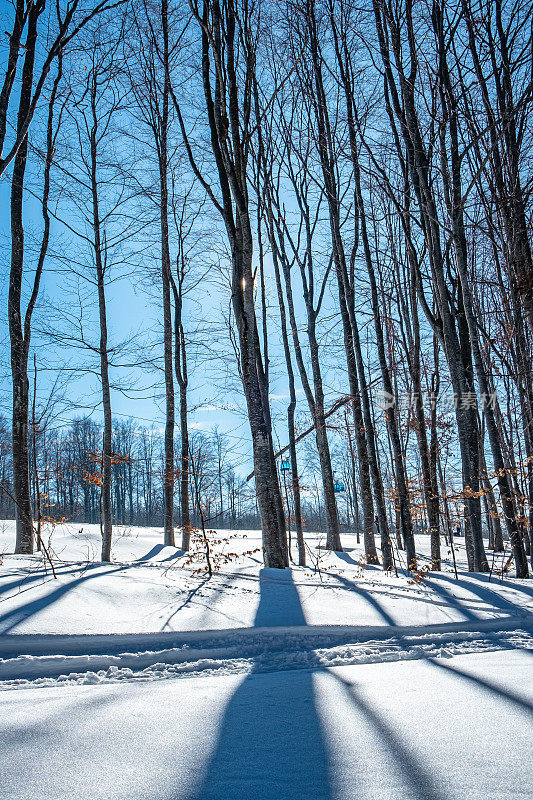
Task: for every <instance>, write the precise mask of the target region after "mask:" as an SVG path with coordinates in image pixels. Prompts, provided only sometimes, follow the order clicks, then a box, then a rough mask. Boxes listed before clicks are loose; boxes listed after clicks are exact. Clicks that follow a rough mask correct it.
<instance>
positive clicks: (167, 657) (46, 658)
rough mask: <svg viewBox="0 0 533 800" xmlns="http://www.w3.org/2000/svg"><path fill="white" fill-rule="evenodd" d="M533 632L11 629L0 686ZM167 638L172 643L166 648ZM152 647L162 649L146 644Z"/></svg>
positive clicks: (521, 628)
mask: <svg viewBox="0 0 533 800" xmlns="http://www.w3.org/2000/svg"><path fill="white" fill-rule="evenodd" d="M532 631H533V622H532V615H531V614H528V615H524V616H521V617H517V616H514V615H513V616H509V617H500V618H499V619H493V620H487V621H483V620H481V621H478V622H470V623H468V622H466V623H465V622H462V623H451V624H442V625H433V626H428V627H427V628H425V629H423V630H422V631H421V630H420V628H418V629H416V628H414V627H395V626H382V627H381V628H377V627H376V628H374V627H366V628H363V627H355V626H319V625H317V626H301V627H290V628H280V627H275V628H248V629H230V630H227V631H222V630H221V631H202V632H186V633H181V634H180V633H173V634H152V635H150V634H146V635H142V634H141V635H132V636H128V635H116V636H112V635H108V636H105V635H104V636H91V637H88V636H87V637H84V636H39V637H32V636H16V637H9V636H5V637H0V652H2V653H3V654H4V655H8V654H9V651H11V653H13V657H12V658H0V689H13V688H29V687H31V688H35V687H40V686H45V687H46V686H61V685H65V684H102V683H120V682H124V681H152V680H161V679H168V678H185V677H198V676H201V675H233V674H236V673H237V674H239V673H242V674H249V673H266V672H277V671H282V670H302V669H313V670H314V669H324V668H329V667H338V666H348V665H355V664H368V663H375V662H385V661H402V660H413V659H429V658H451V657H453V656H455V655H465V654H469V653H483V652H489V651H494V650H505V649H520V650H533V635H532ZM89 640H90V641H89ZM164 644H169V645H170V644H172V646H167V647H164V648H163V647H162V645H164ZM89 645H90V646H89ZM128 646H129V647H130V650H128V649H127V648H128ZM133 646H136V649H135V650H134V649H133ZM150 646H152V647H153V648H155V647H158V648H159V649H142V648H143V647H150ZM88 650H92V651H93V652H87V651H88ZM24 651H26V652H24ZM58 651H60V652H58ZM61 651H62V652H61ZM15 653H16V654H15Z"/></svg>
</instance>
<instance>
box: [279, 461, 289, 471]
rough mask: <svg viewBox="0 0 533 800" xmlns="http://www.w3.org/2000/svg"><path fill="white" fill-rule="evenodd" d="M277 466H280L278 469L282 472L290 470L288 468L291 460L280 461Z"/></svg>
mask: <svg viewBox="0 0 533 800" xmlns="http://www.w3.org/2000/svg"><path fill="white" fill-rule="evenodd" d="M279 468H280V470H281V471H282V472H288V471H289V470H290V468H291V462H290V461H282V462H281V464H280V465H279Z"/></svg>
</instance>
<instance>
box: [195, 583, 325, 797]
mask: <svg viewBox="0 0 533 800" xmlns="http://www.w3.org/2000/svg"><path fill="white" fill-rule="evenodd" d="M304 624H305V617H304V613H303V610H302V606H301V603H300V599H299V597H298V592H297V589H296V587H295V585H294V584H293V582H292V578H291V573H290V572H289V571H288V570H287V571H284V572H278V571H274V570H269V569H263V570H261V574H260V600H259V606H258V609H257V613H256V617H255V622H254V625H255V627H257V628H262V627H285V626H294V625H304ZM297 798H298V800H302V798H309V800H311V798H312V800H332V799H333V792H332V787H331V780H330V767H329V761H328V755H327V750H326V744H325V737H324V733H323V730H322V724H321V721H320V718H319V716H318V713H317V710H316V702H315V690H314V686H313V674H312V672H311V671H308V670H297V671H292V672H276V673H270V674H262V675H259V674H254V670H253V669H252V672H251V673H250V674H249V675H248V676H247V677H245V678H244V680H243V681H242V683H241V684H240V686H239V688H238V689H237V690H236V692H235V694H234V695H233V697H232V698H231V700H230V702H229V704H228V706H227V708H226V712H225V714H224V718H223V720H222V723H221V726H220V734H219V739H218V743H217V745H216V748H215V751H214V753H213V755H212V757H211V760H210V762H209V764H208V766H207V770H206V774H205V776H204V778H203V780H202V782H201V785H200V786H199V788H198V790H197V792H196V793H195V794H194V800H274V799H275V800H296V799H297Z"/></svg>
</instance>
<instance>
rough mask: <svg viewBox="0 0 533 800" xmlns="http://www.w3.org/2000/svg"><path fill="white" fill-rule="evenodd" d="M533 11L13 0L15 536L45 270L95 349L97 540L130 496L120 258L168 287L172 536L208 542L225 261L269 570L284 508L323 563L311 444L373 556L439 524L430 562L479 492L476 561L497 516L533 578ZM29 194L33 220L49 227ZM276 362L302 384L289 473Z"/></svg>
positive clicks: (21, 542) (26, 493)
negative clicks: (312, 518)
mask: <svg viewBox="0 0 533 800" xmlns="http://www.w3.org/2000/svg"><path fill="white" fill-rule="evenodd" d="M530 11H531V9H530V4H529V3H528V2H525V0H517V1H516V2H505V1H504V0H454V2H452V3H447V4H446V5H444V4H442V3H440V2H438V0H432V1H431V2H429V1H428V0H399V2H394V3H393V2H389V0H372V1H371V2H370V1H369V2H363V3H362V4H357V5H356V4H353V3H351V2H350V0H297V2H292V1H291V2H286V1H285V0H281V1H280V2H276V3H273V2H270V1H269V0H260V2H254V3H250V2H249V0H225V2H224V3H220V2H218V0H202V2H201V3H199V2H196V0H189V2H183V0H177V1H176V2H174V1H173V0H123V2H122V1H121V0H119V2H100V3H94V2H93V3H90V2H81V1H80V2H78V0H70V1H69V2H63V3H61V2H60V3H59V4H57V5H55V6H54V7H53V8H52V7H51V6H49V5H48V4H47V3H46V0H39V2H29V0H16V2H15V3H14V5H13V13H12V16H11V28H10V30H11V33H10V38H9V47H8V48H4V50H5V65H6V68H5V78H4V82H3V87H2V90H1V92H0V147H1V148H2V154H3V155H2V159H1V160H0V174H4V180H6V179H7V180H8V181H10V189H11V202H10V213H11V218H10V235H11V269H10V283H9V298H8V320H9V333H10V345H11V373H12V386H13V406H12V408H13V424H12V473H13V487H12V488H13V491H12V494H13V503H14V505H15V509H16V517H17V542H16V549H17V552H31V550H32V547H33V543H34V539H35V531H34V524H33V515H34V507H33V506H34V505H35V503H33V505H32V479H31V452H30V451H31V446H30V439H31V435H30V434H31V431H30V427H31V426H30V418H31V413H30V394H31V393H30V391H29V379H28V364H29V357H30V346H31V333H32V320H33V317H34V309H35V308H36V306H37V305H38V300H39V293H40V284H41V279H42V275H43V272H44V271H45V270H46V269H51V270H54V269H55V270H60V271H61V272H62V274H66V275H68V279H66V280H67V283H68V286H69V287H70V288H69V291H70V297H71V298H75V303H74V305H73V307H72V309H69V310H67V311H66V312H65V311H63V312H62V313H61V315H60V316H59V317H53V318H51V321H50V320H49V322H48V325H47V326H46V331H45V332H44V333H45V334H46V336H48V339H49V341H51V342H52V343H55V344H56V346H57V347H58V348H61V346H62V345H64V344H65V343H68V345H69V346H70V347H73V346H75V347H76V348H78V349H81V350H83V351H84V352H85V353H86V362H87V365H88V366H87V367H86V368H87V371H88V372H91V373H92V374H93V375H95V376H96V377H97V379H98V386H99V393H100V407H101V411H102V418H103V428H102V436H101V447H100V449H99V450H98V448H97V450H98V452H100V455H99V456H98V457H97V458H98V460H99V464H100V466H101V470H100V472H101V476H100V477H99V478H98V480H99V484H98V491H99V501H98V502H99V504H100V509H101V511H100V513H101V520H102V540H103V542H102V558H103V560H109V558H110V552H111V536H112V524H113V517H115V519H117V514H118V513H119V505H120V504H122V505H120V508H121V509H122V507H123V505H124V503H126V505H127V499H126V498H127V497H128V496H129V495H128V491H126V488H124V498H125V499H124V501H122V500H121V501H120V504H119V501H118V499H117V498H118V497H119V495H117V494H116V492H117V487H118V486H119V485H120V481H119V480H118V479H117V477H116V476H117V472H118V468H119V467H120V468H121V469H123V470H124V473H125V474H126V473H127V464H126V463H125V462H124V464H119V463H116V461H117V458H118V455H117V450H116V449H115V445H114V441H116V440H117V436H118V435H119V432H120V429H121V428H120V425H117V423H116V420H114V418H113V409H112V396H113V391H114V389H115V388H116V387H115V385H114V383H113V375H114V374H115V373H116V371H117V368H118V365H119V362H120V363H121V364H122V366H124V364H126V366H127V363H128V358H127V353H128V346H129V347H130V349H131V344H132V343H131V342H129V343H128V342H125V343H122V345H120V344H116V343H113V342H112V341H111V339H112V337H110V326H111V323H112V315H110V313H109V293H110V290H111V287H112V284H113V281H116V280H117V279H118V276H120V277H121V279H122V280H128V279H129V280H138V276H139V275H141V274H142V275H143V280H144V284H143V286H144V291H146V292H152V295H153V294H154V287H157V292H158V307H159V309H160V327H159V328H158V330H157V332H156V334H155V335H154V339H153V342H154V348H155V349H157V350H158V354H159V355H158V360H157V370H156V374H157V379H158V383H159V385H160V386H161V388H162V391H163V396H164V412H165V427H164V436H163V449H162V466H161V471H160V474H161V506H160V509H159V512H158V513H159V514H160V519H161V521H162V522H163V528H164V542H165V543H166V544H170V545H173V544H175V528H176V520H179V527H180V528H181V545H182V547H183V548H184V549H187V548H188V546H189V537H190V529H191V525H192V524H193V519H192V516H191V505H192V503H191V501H192V498H194V497H195V496H197V494H195V492H194V491H193V492H192V493H191V487H194V486H195V485H196V483H195V482H197V480H198V475H197V474H196V469H197V467H196V464H195V460H194V454H193V450H192V448H191V439H192V438H193V437H191V434H190V431H189V424H188V420H189V416H190V377H191V375H190V368H191V350H192V349H194V346H195V337H197V332H198V324H197V323H199V322H202V323H203V324H204V327H205V329H206V330H207V331H209V329H210V328H211V327H212V326H213V325H214V323H213V318H212V316H210V315H207V316H206V317H205V319H202V316H203V315H205V308H206V306H208V305H209V298H210V293H211V292H213V291H214V290H213V286H214V285H215V284H216V285H217V287H218V289H219V290H220V288H221V287H222V286H223V287H224V289H225V291H226V292H227V295H226V296H227V307H226V313H225V314H224V315H223V316H224V326H223V333H224V336H223V341H224V344H223V347H224V348H225V353H226V355H227V356H228V357H229V358H230V359H233V363H234V364H235V365H236V371H237V373H238V379H239V381H240V387H241V392H242V396H243V397H244V401H245V406H246V413H247V419H248V423H249V430H250V437H251V443H252V454H253V486H254V501H255V503H256V504H257V509H258V513H259V518H260V523H261V529H262V535H263V553H264V560H265V564H266V565H267V566H271V567H279V568H282V567H284V566H286V565H287V564H288V563H289V562H288V557H289V553H288V539H287V522H289V523H290V522H291V520H293V525H294V529H295V532H296V540H297V544H298V559H299V563H300V564H304V563H305V558H306V555H305V552H306V551H305V540H304V539H305V537H304V525H303V523H302V504H303V503H305V502H307V494H306V493H307V492H308V491H309V489H308V487H302V480H301V477H302V466H301V463H299V462H301V460H302V447H303V445H302V444H301V442H305V447H306V448H307V450H308V449H309V446H310V444H309V443H310V442H311V441H313V440H314V441H313V450H314V455H313V456H312V457H313V458H315V459H316V473H317V474H318V475H319V484H320V497H321V502H322V506H323V522H324V527H325V531H326V546H327V547H328V548H330V549H333V550H341V549H342V543H341V538H340V532H341V522H340V519H339V503H338V497H337V495H338V484H339V481H338V479H336V477H335V470H337V472H339V469H340V471H341V474H346V480H345V484H346V485H345V486H344V490H345V491H346V487H348V495H349V497H348V501H349V503H350V504H351V508H352V516H353V520H354V522H356V523H357V527H358V529H359V525H360V526H361V535H362V537H363V541H364V548H365V553H366V557H367V560H368V561H369V562H371V563H378V562H379V560H380V559H381V562H382V565H383V567H384V568H385V569H391V568H393V566H394V563H395V558H396V556H395V553H397V552H398V549H402V550H403V551H405V558H406V562H407V565H408V567H409V568H411V569H414V568H416V559H417V556H416V546H415V529H418V528H419V527H420V520H423V525H424V527H425V529H426V531H427V532H428V533H429V535H430V538H431V566H432V568H433V569H440V563H441V540H442V538H443V536H444V537H446V539H447V540H448V541H450V540H451V537H452V535H453V528H454V524H455V523H454V522H453V520H452V518H453V517H454V514H456V513H457V511H456V510H457V508H460V509H461V514H462V520H461V521H462V524H463V527H464V533H465V543H466V552H467V558H468V566H469V569H470V570H473V571H480V572H484V571H487V570H488V569H489V563H488V558H487V554H486V545H485V538H484V533H488V536H489V545H490V546H491V547H492V548H493V549H494V550H502V549H503V548H504V537H505V539H506V540H507V541H508V542H509V547H510V553H511V558H512V560H513V561H514V565H515V569H516V574H517V576H518V577H527V576H528V562H527V553H528V552H530V551H531V538H532V535H533V381H532V337H533V255H532V246H531V234H532V227H531V224H532V218H531V191H532V187H533V181H532V177H533V176H532V172H531V148H532V143H533V138H532V125H531V103H532V93H533V77H532V72H531V63H532V55H533V50H532V46H533V41H532V29H531V24H530V23H531V20H530ZM14 86H17V87H18V89H19V90H14ZM8 122H9V124H8ZM29 198H32V206H31V207H32V209H34V208H35V203H36V202H37V203H38V205H39V206H40V215H41V218H42V219H41V223H40V225H39V232H38V235H36V238H37V240H38V246H37V245H34V246H33V247H32V248H28V247H27V246H26V245H25V239H24V230H25V222H26V226H27V219H28V214H29V211H28V210H26V211H25V209H27V206H28V204H29ZM25 214H26V216H24V215H25ZM33 233H34V235H35V232H33ZM65 236H66V237H67V239H68V242H69V243H70V246H69V247H66V246H65V244H64V240H63V239H62V237H65ZM73 243H74V244H73ZM215 254H217V257H216V258H215ZM214 276H216V277H214ZM209 282H211V284H210V285H211V288H210V289H207V288H206V286H207V285H208V284H209ZM217 282H218V283H217ZM28 287H29V288H28ZM202 293H203V294H202ZM206 293H207V294H206ZM200 297H202V298H203V299H202V300H200V299H199V298H200ZM211 305H212V304H211ZM90 307H94V309H95V312H94V315H93V317H92V328H91V327H90V325H89V323H88V322H87V320H86V316H85V315H86V314H87V313H88V311H87V309H89V308H90ZM66 323H68V324H66ZM217 358H220V356H217ZM121 359H122V361H121ZM155 361H156V360H155V358H154V359H152V361H151V362H150V363H151V365H152V366H153V365H154V364H155ZM89 362H90V365H89ZM147 363H148V362H147ZM273 371H278V372H280V374H281V375H282V377H283V380H284V381H286V386H287V392H288V397H289V402H288V405H287V409H286V420H285V424H284V429H285V435H284V438H285V439H286V440H288V445H287V447H286V453H285V458H286V461H287V464H288V466H287V469H286V470H284V471H283V473H282V475H283V477H281V473H280V468H279V467H280V455H279V451H280V450H282V449H283V448H281V447H278V446H277V441H275V435H276V436H277V435H278V432H279V420H274V422H273V413H272V401H271V387H272V383H273V380H274V378H273V374H272V373H273ZM275 380H277V381H279V380H280V378H279V375H276V377H275ZM332 386H333V387H334V393H333V394H336V398H335V397H333V396H332ZM299 393H301V394H302V395H303V397H304V406H305V411H306V413H307V415H308V421H309V423H310V424H309V426H308V429H307V430H305V431H299V430H298V425H297V422H296V416H295V415H296V409H297V400H298V397H299ZM450 398H451V402H450ZM274 423H275V424H274ZM341 429H342V431H343V433H342V437H343V450H342V452H343V455H342V457H341V461H340V465H337V466H335V465H336V455H335V453H332V431H333V430H341ZM178 431H179V438H178V440H177V441H178V446H177V447H175V441H176V434H177V432H178ZM303 434H305V435H303ZM307 450H306V452H307ZM94 452H96V450H95V451H94ZM304 457H307V456H306V455H305V453H304ZM212 458H213V456H212V455H210V456H209V460H212ZM286 473H289V474H290V478H289V487H288V488H287V484H286V481H287V474H286ZM114 475H115V480H114V478H113V476H114ZM124 480H125V484H124V485H125V487H126V486H127V480H126V478H125V479H124ZM120 491H121V490H119V492H120ZM35 492H36V499H37V500H38V499H39V490H38V489H37V490H36V489H35V487H34V489H33V494H34V495H35ZM113 492H115V495H114V496H113ZM176 496H178V500H179V502H178V511H177V514H175V505H176V503H175V499H176ZM131 507H132V508H133V503H132V506H131ZM355 509H357V510H355ZM287 516H289V519H287ZM376 536H377V537H379V545H380V552H381V556H380V555H379V553H378V548H377V545H376Z"/></svg>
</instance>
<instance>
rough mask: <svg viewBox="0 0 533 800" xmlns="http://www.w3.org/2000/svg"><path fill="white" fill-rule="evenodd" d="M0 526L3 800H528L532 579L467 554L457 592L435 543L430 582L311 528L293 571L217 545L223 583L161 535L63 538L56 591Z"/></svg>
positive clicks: (93, 532)
mask: <svg viewBox="0 0 533 800" xmlns="http://www.w3.org/2000/svg"><path fill="white" fill-rule="evenodd" d="M0 525H1V526H2V527H1V528H0V553H3V554H4V555H3V557H2V563H1V565H0V601H1V602H0V690H1V691H0V702H1V703H2V710H3V713H2V715H1V718H0V738H1V740H2V747H1V749H0V797H1V798H2V800H8V799H9V800H15V798H16V800H29V798H30V797H31V798H33V797H39V798H42V800H60V799H61V800H67V798H68V800H70V799H71V798H87V800H93V798H94V799H96V798H106V799H108V800H126V798H128V800H144V798H150V799H151V800H225V799H226V798H228V800H233V799H234V800H237V798H238V799H239V800H241V799H242V800H260V799H263V798H264V800H296V799H298V800H314V798H316V800H330V799H331V800H356V799H357V800H367V798H375V799H376V800H378V798H383V799H384V800H388V799H389V798H390V799H391V800H392V799H394V800H396V798H398V799H400V798H402V799H403V798H416V799H418V798H421V799H422V798H428V800H456V798H457V800H459V798H461V799H462V798H479V799H480V800H481V798H494V799H495V800H498V798H509V800H511V798H513V799H514V798H532V797H533V782H532V778H531V769H530V755H531V741H532V734H533V730H532V726H531V721H532V711H533V681H532V675H533V670H532V667H533V662H532V661H531V656H532V655H533V622H532V620H533V616H532V612H533V581H516V580H515V579H513V578H512V577H509V576H505V577H504V578H503V579H502V578H501V576H500V575H498V574H497V570H499V569H500V567H501V563H502V557H501V555H500V556H497V557H496V558H495V559H494V568H495V571H494V574H493V575H492V576H491V578H490V579H489V577H488V576H477V577H474V576H472V575H470V574H468V573H466V572H465V555H464V546H463V544H461V540H459V541H458V542H457V543H456V545H457V547H458V550H457V552H456V559H457V565H458V570H459V579H458V580H456V578H455V575H454V572H453V568H452V564H451V561H450V553H449V552H448V550H447V548H446V547H443V555H444V556H446V560H445V562H444V569H443V572H442V573H431V574H430V575H429V576H425V577H423V579H422V580H421V581H420V582H417V581H413V580H412V579H411V578H410V577H408V576H407V575H405V574H404V572H403V570H402V569H401V558H402V554H401V553H400V554H399V560H398V575H395V574H394V573H389V574H384V573H383V572H382V571H381V569H380V568H375V567H369V566H367V565H365V564H364V560H363V559H362V549H361V547H360V546H359V545H357V544H356V543H355V537H354V536H353V535H351V534H345V535H344V536H343V537H342V538H343V545H344V547H345V548H346V550H345V552H344V553H328V552H326V551H324V550H323V549H322V548H321V547H320V544H321V543H322V538H323V537H320V536H315V535H308V537H307V541H308V544H309V550H310V553H309V567H307V568H301V567H298V566H295V565H293V566H292V568H291V569H288V570H284V571H283V572H280V571H278V570H268V569H264V568H263V567H262V563H261V552H260V535H259V533H258V532H256V531H248V532H246V535H243V534H241V533H239V534H238V535H237V536H235V535H234V534H232V533H231V532H229V531H221V532H219V534H218V540H219V543H218V544H215V545H214V547H213V554H214V557H215V560H216V561H217V564H218V569H217V572H216V573H215V575H214V576H213V577H212V578H210V579H209V578H208V576H207V575H206V574H205V572H204V571H200V572H197V570H198V569H199V568H201V567H202V564H201V563H189V562H188V559H187V557H186V556H185V555H184V554H183V552H182V551H180V550H179V549H176V548H171V547H164V546H162V545H161V541H162V532H161V530H160V529H143V528H133V529H128V528H118V527H116V528H115V531H114V546H113V563H112V564H107V565H102V564H101V563H99V562H98V557H99V548H100V535H99V530H98V528H97V526H90V525H83V526H82V525H69V526H63V527H58V528H56V529H55V530H54V532H53V534H52V536H51V541H50V546H51V552H52V553H53V560H54V565H55V569H56V573H57V579H54V577H53V575H52V573H51V570H50V567H49V566H46V565H44V564H43V559H42V557H41V556H40V555H39V554H36V555H34V556H32V557H24V556H14V555H12V554H10V552H11V553H12V548H13V543H14V529H13V525H12V524H11V523H0ZM232 537H233V538H232ZM45 541H48V539H47V538H46V539H45ZM417 545H418V547H419V552H420V555H421V565H423V564H424V563H425V562H426V561H427V553H428V548H429V541H426V537H423V536H422V537H417ZM223 556H224V557H223ZM491 561H492V554H491V553H489V562H491ZM223 562H224V563H223Z"/></svg>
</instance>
